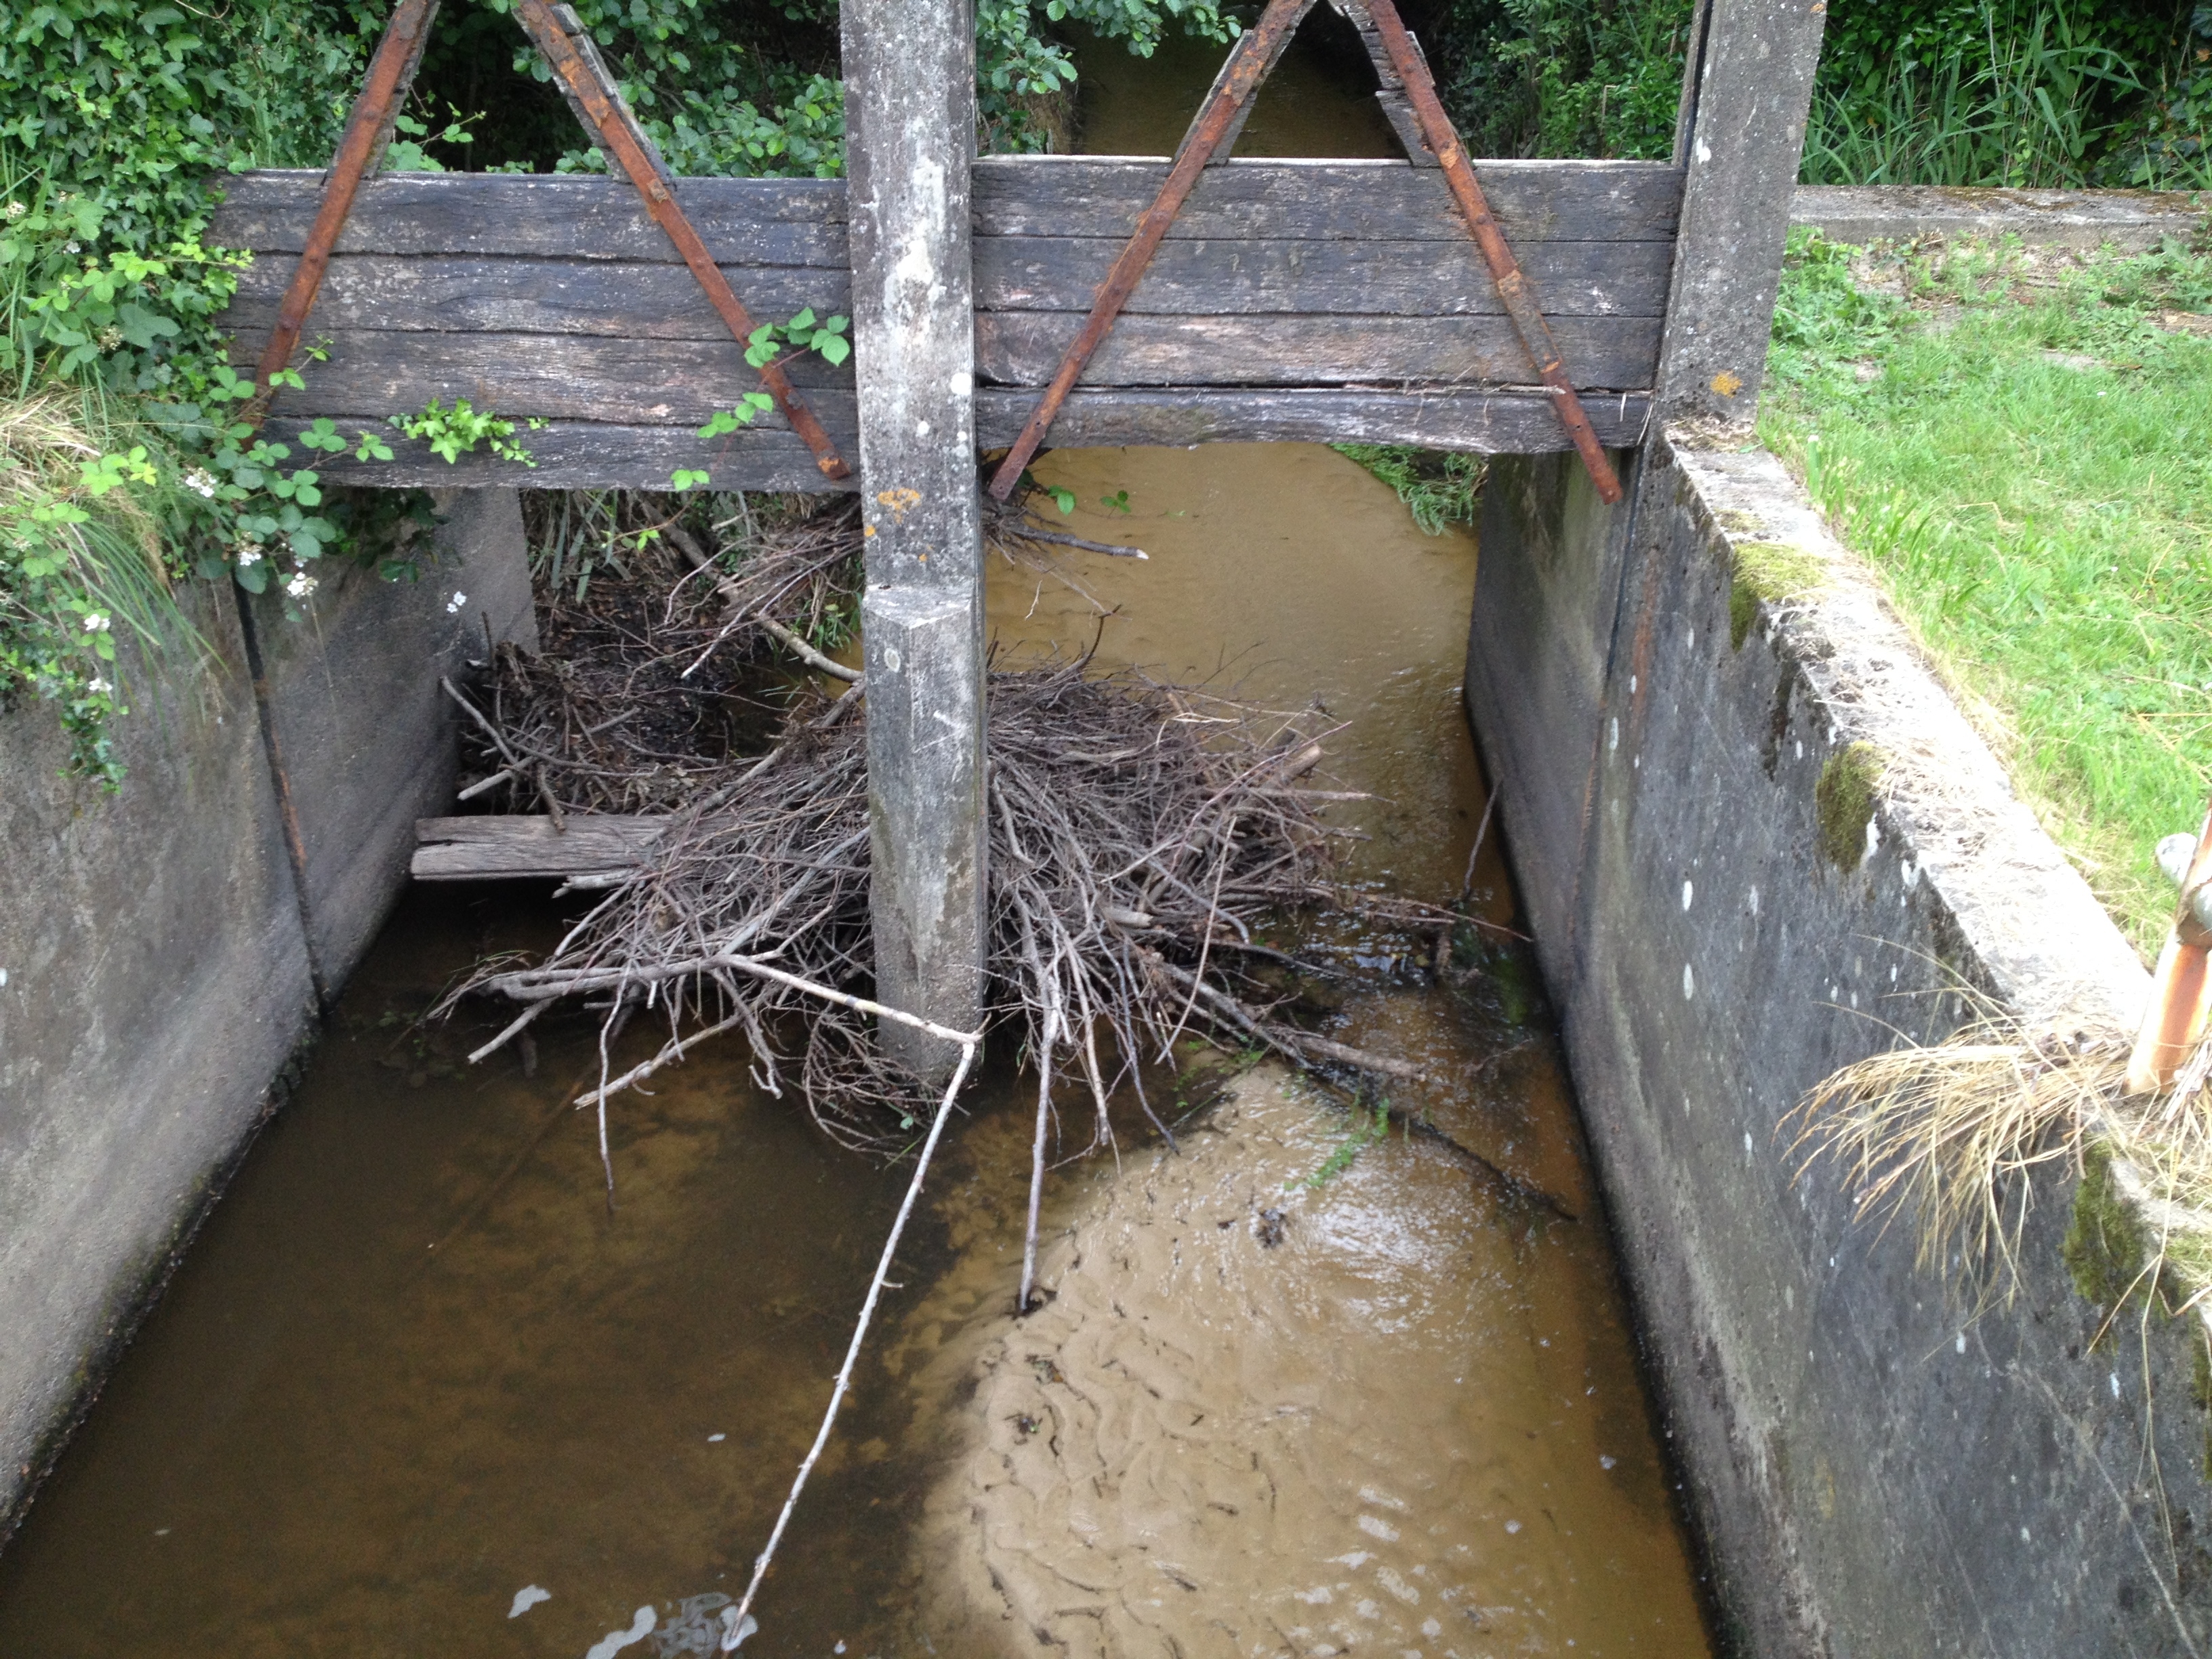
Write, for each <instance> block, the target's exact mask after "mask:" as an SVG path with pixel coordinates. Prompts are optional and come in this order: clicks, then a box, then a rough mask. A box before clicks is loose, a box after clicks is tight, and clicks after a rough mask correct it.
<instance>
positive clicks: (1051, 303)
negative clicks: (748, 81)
mask: <svg viewBox="0 0 2212 1659" xmlns="http://www.w3.org/2000/svg"><path fill="white" fill-rule="evenodd" d="M1115 252H1116V245H1115V244H1114V243H1113V242H1111V241H1109V240H1106V239H1104V238H1103V237H1043V236H1006V237H992V238H989V239H987V240H979V241H978V242H977V243H976V244H975V307H976V309H977V311H979V312H997V311H1046V312H1071V311H1072V312H1081V311H1084V310H1085V309H1086V308H1087V307H1088V300H1087V297H1086V296H1087V295H1089V294H1090V293H1091V291H1092V290H1093V289H1096V288H1097V285H1098V283H1099V281H1100V279H1101V278H1102V277H1103V276H1104V275H1105V272H1106V268H1107V267H1108V266H1109V264H1112V263H1113V259H1114V255H1115ZM1516 252H1519V253H1520V255H1521V256H1522V258H1521V263H1522V268H1523V269H1524V270H1527V271H1528V276H1529V280H1530V281H1531V282H1532V283H1539V284H1541V290H1542V292H1543V295H1544V304H1545V307H1546V311H1547V314H1548V315H1550V316H1553V317H1656V316H1659V315H1661V314H1662V313H1664V312H1665V310H1666V308H1667V283H1668V274H1669V270H1670V268H1671V266H1672V264H1673V251H1672V250H1671V249H1670V248H1669V246H1668V245H1667V244H1666V243H1664V242H1532V243H1529V244H1528V245H1527V246H1524V247H1522V248H1519V249H1517V250H1516ZM294 264H295V257H294V256H292V255H290V254H284V253H270V254H264V255H262V256H260V257H258V258H257V259H256V260H255V261H254V263H253V264H252V266H251V267H249V268H248V269H247V270H244V271H241V272H240V274H239V283H238V295H237V297H236V298H235V299H234V300H233V301H231V305H230V308H229V310H228V312H227V313H225V321H226V322H227V323H228V324H229V325H230V326H232V327H233V328H234V329H237V330H240V331H252V330H256V329H263V328H266V327H267V326H268V325H269V324H270V319H271V318H272V317H273V315H274V313H275V307H276V299H277V297H278V296H279V295H282V294H283V289H284V284H285V282H286V280H287V279H288V278H289V276H290V274H291V271H292V268H293V265H294ZM731 270H732V274H733V276H737V277H741V278H742V279H743V281H744V284H745V292H746V294H747V295H749V296H750V300H751V303H752V304H753V306H754V308H755V309H756V310H757V311H759V312H760V313H762V314H763V315H764V316H772V317H775V318H779V319H781V318H783V317H787V316H789V315H791V314H792V313H793V312H796V311H798V310H799V308H800V307H802V306H811V307H813V308H814V310H815V312H816V313H817V314H821V315H825V316H826V315H829V314H830V313H836V312H843V311H849V309H850V308H851V305H852V289H851V283H849V282H848V279H847V276H846V273H845V271H844V270H842V269H834V270H833V269H829V268H827V267H820V266H807V265H769V264H756V265H746V266H736V265H732V267H731ZM1247 312H1268V313H1282V314H1286V315H1315V314H1321V313H1331V312H1340V313H1352V314H1355V315H1360V316H1370V317H1383V316H1395V317H1480V316H1498V315H1502V314H1503V308H1502V307H1501V305H1500V303H1499V301H1498V293H1497V289H1496V285H1495V284H1494V283H1492V282H1491V281H1490V280H1489V277H1488V276H1487V274H1486V272H1485V271H1484V270H1483V268H1482V264H1481V261H1480V257H1479V256H1478V255H1477V253H1476V252H1475V250H1474V247H1473V246H1472V245H1471V244H1468V243H1466V242H1463V241H1462V242H1437V241H1371V242H1346V241H1326V240H1304V241H1297V240H1282V239H1270V240H1260V241H1254V240H1241V241H1226V242H1191V241H1181V242H1170V243H1168V244H1167V245H1165V246H1163V247H1162V248H1161V249H1160V251H1159V252H1158V254H1156V255H1155V256H1154V258H1153V260H1152V268H1151V269H1150V270H1147V271H1146V273H1145V278H1144V281H1143V282H1142V283H1139V286H1138V289H1137V292H1136V294H1135V295H1133V297H1132V298H1131V300H1130V301H1129V304H1128V305H1127V307H1124V310H1123V314H1124V315H1127V316H1140V315H1149V314H1157V315H1161V316H1208V315H1221V314H1228V315H1236V314H1238V313H1247ZM315 319H316V322H317V324H318V325H319V327H321V328H323V329H325V330H329V329H337V328H345V329H353V328H373V329H395V330H399V331H408V332H417V333H467V332H474V331H483V332H501V333H519V334H599V335H605V336H609V337H620V338H627V339H678V340H682V339H715V338H720V337H722V335H723V334H724V332H725V331H724V330H723V329H722V326H721V324H720V319H718V318H717V317H716V316H715V315H714V312H713V310H712V309H711V308H709V307H708V306H707V304H706V302H705V301H704V300H703V298H702V296H701V295H700V293H699V290H698V285H697V284H696V283H694V282H693V281H692V280H691V278H690V274H689V273H688V272H687V271H685V270H684V268H683V267H682V266H680V265H673V264H652V263H647V262H641V261H629V260H621V261H617V260H611V259H577V258H517V257H498V258H492V257H487V256H484V255H481V254H449V255H435V256H424V255H419V254H416V255H408V254H389V253H361V254H349V255H344V256H342V257H340V258H338V259H337V261H336V262H335V263H334V264H332V266H331V270H330V273H329V275H328V276H325V278H324V281H323V285H322V291H321V295H320V296H319V298H318V300H317V301H316V307H315Z"/></svg>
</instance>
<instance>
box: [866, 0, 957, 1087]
mask: <svg viewBox="0 0 2212 1659" xmlns="http://www.w3.org/2000/svg"><path fill="white" fill-rule="evenodd" d="M840 17H841V25H842V34H843V48H844V50H843V64H844V71H845V112H846V134H847V170H848V174H849V176H850V179H851V187H850V191H849V194H848V201H847V214H848V225H849V234H850V237H851V245H852V256H853V312H852V315H853V340H854V359H855V361H856V362H857V363H858V365H859V387H858V389H859V395H860V501H861V507H862V512H863V513H864V514H865V519H866V526H865V533H866V586H865V588H864V590H863V592H862V595H861V601H860V617H861V633H862V637H863V642H864V647H865V650H866V662H867V687H868V691H867V700H868V701H867V716H868V731H867V745H868V805H869V822H870V826H871V832H870V842H869V856H870V859H871V870H872V876H871V888H870V911H871V915H872V919H873V922H874V933H875V952H876V996H877V1000H878V1001H880V1002H884V1003H886V1004H888V1005H889V1006H892V1007H894V1008H899V1009H902V1010H904V1011H905V1012H908V1013H911V1014H917V1015H920V1016H921V1017H922V1018H925V1019H930V1020H933V1021H935V1022H937V1023H938V1024H939V1025H941V1026H949V1027H951V1028H952V1029H954V1030H966V1031H972V1030H977V1029H978V1028H979V1027H980V1025H981V1022H982V1009H983V969H984V899H985V890H984V855H985V846H986V836H985V834H984V826H983V791H984V763H983V708H984V704H983V699H984V657H983V538H982V525H981V513H980V511H979V509H978V505H977V501H976V489H975V299H974V268H973V263H972V255H971V252H970V249H969V240H970V226H969V191H970V181H971V179H972V177H973V172H974V167H975V9H974V6H973V3H972V0H845V3H844V4H843V6H842V9H841V14H840ZM878 1036H879V1038H880V1040H881V1041H882V1042H883V1043H884V1047H885V1048H886V1049H888V1050H889V1051H890V1052H891V1053H892V1054H896V1055H897V1056H898V1057H899V1058H901V1059H902V1060H904V1061H905V1062H906V1063H907V1064H908V1066H910V1067H912V1068H913V1069H914V1070H915V1071H916V1072H918V1073H921V1074H922V1075H924V1076H925V1077H929V1078H937V1077H939V1076H941V1075H943V1074H945V1073H950V1071H951V1067H952V1066H953V1065H954V1064H955V1063H956V1062H957V1060H958V1058H959V1055H958V1053H957V1049H956V1048H955V1047H954V1045H951V1044H949V1043H946V1042H941V1041H939V1040H937V1039H934V1038H930V1037H927V1036H923V1035H921V1033H918V1032H915V1031H913V1030H909V1029H908V1028H906V1027H904V1026H900V1025H894V1024H884V1025H882V1026H881V1027H880V1028H879V1030H878Z"/></svg>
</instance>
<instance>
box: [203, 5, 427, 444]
mask: <svg viewBox="0 0 2212 1659" xmlns="http://www.w3.org/2000/svg"><path fill="white" fill-rule="evenodd" d="M436 15H438V0H399V4H398V6H397V7H395V8H394V9H392V21H391V22H390V23H388V24H386V26H385V30H384V39H383V40H380V41H378V42H377V44H376V55H375V56H374V58H370V59H369V63H368V80H367V81H366V82H363V83H362V89H361V95H360V96H359V97H358V98H356V99H355V100H354V103H353V112H352V113H351V114H350V115H349V116H348V117H347V118H346V125H345V131H344V133H343V135H341V136H340V137H339V139H338V149H337V155H336V156H334V157H333V158H331V170H330V171H329V172H328V173H325V175H324V176H323V199H322V203H321V205H319V207H317V208H316V210H315V223H314V228H313V229H312V230H310V231H309V232H308V233H307V246H306V247H305V248H304V249H302V250H301V254H300V263H299V264H298V265H297V266H296V267H295V269H294V270H293V272H292V280H291V281H290V282H289V283H287V284H286V285H285V288H284V300H283V304H281V305H280V306H278V307H277V308H276V327H275V328H273V329H271V330H270V334H269V339H268V343H266V344H264V346H263V347H262V348H261V360H260V362H258V363H257V364H255V365H254V369H253V385H254V392H253V396H252V399H251V400H249V401H248V402H247V404H246V408H245V410H243V411H242V413H243V417H244V419H245V421H246V425H247V426H249V427H251V428H253V429H254V430H255V431H258V430H259V429H260V428H261V423H262V422H264V421H265V420H267V419H268V418H269V403H270V399H271V398H274V397H275V396H276V384H275V382H276V376H277V375H278V374H282V373H283V371H284V370H285V369H286V368H289V367H290V365H291V362H292V354H293V352H294V351H295V350H297V349H299V344H300V331H301V330H302V329H303V328H305V327H306V326H307V313H308V312H310V311H312V310H313V308H314V304H315V295H317V294H318V293H319V292H320V291H321V289H322V286H323V273H324V272H325V271H326V270H329V269H330V264H331V249H332V248H334V247H336V246H337V240H338V233H339V232H340V231H342V230H343V229H344V228H345V222H346V216H347V215H348V214H349V213H351V212H352V211H353V198H354V195H355V192H356V191H359V190H360V188H361V181H362V179H364V178H366V177H367V176H368V174H369V173H373V172H374V171H375V170H376V164H377V163H378V162H379V161H382V160H383V159H384V150H385V146H386V145H387V144H389V143H391V142H392V123H393V122H394V121H395V120H396V119H397V118H398V115H399V106H400V104H401V103H402V102H403V101H404V100H405V99H406V96H407V89H408V88H409V87H410V86H412V85H413V84H414V82H415V71H416V69H418V68H420V67H421V65H422V48H423V47H424V46H426V45H428V42H429V39H430V20H431V19H432V18H434V17H435V16H436Z"/></svg>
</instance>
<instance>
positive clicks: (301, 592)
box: [284, 570, 315, 599]
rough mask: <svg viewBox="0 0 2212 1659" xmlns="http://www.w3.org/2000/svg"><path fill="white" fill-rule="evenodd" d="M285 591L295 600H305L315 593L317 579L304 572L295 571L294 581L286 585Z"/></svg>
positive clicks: (293, 574)
mask: <svg viewBox="0 0 2212 1659" xmlns="http://www.w3.org/2000/svg"><path fill="white" fill-rule="evenodd" d="M284 591H285V592H287V593H289V594H290V595H291V596H292V597H293V598H294V599H306V598H307V595H308V594H310V593H312V592H314V591H315V579H314V578H313V576H310V575H309V574H307V572H306V571H304V570H295V571H294V572H293V573H292V580H290V581H289V582H286V583H285V584H284Z"/></svg>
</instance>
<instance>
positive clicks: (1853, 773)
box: [1813, 741, 1885, 875]
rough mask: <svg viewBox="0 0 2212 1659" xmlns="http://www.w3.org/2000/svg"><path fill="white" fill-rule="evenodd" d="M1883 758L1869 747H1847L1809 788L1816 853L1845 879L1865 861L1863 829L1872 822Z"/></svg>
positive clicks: (1860, 744)
mask: <svg viewBox="0 0 2212 1659" xmlns="http://www.w3.org/2000/svg"><path fill="white" fill-rule="evenodd" d="M1884 768H1885V757H1883V754H1882V751H1881V749H1880V747H1879V746H1877V745H1876V744H1871V743H1866V742H1863V741H1862V742H1858V743H1847V744H1844V746H1843V747H1842V748H1841V749H1838V750H1836V752H1835V753H1834V754H1832V755H1831V756H1829V757H1828V762H1827V764H1826V765H1825V766H1823V767H1822V768H1821V769H1820V782H1819V783H1817V784H1815V785H1814V787H1813V811H1814V816H1815V817H1816V818H1818V820H1819V822H1820V851H1821V853H1822V854H1824V855H1826V858H1827V860H1828V862H1829V863H1831V864H1832V865H1834V866H1836V868H1837V869H1838V870H1840V871H1842V872H1844V874H1846V875H1848V874H1850V872H1852V871H1854V870H1856V869H1857V868H1858V867H1859V864H1860V861H1861V860H1863V859H1864V858H1865V857H1866V844H1867V825H1868V824H1869V823H1872V822H1873V821H1874V808H1875V799H1876V798H1877V796H1878V794H1879V792H1880V790H1881V775H1882V772H1883V770H1884Z"/></svg>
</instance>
